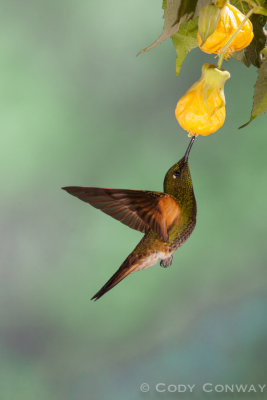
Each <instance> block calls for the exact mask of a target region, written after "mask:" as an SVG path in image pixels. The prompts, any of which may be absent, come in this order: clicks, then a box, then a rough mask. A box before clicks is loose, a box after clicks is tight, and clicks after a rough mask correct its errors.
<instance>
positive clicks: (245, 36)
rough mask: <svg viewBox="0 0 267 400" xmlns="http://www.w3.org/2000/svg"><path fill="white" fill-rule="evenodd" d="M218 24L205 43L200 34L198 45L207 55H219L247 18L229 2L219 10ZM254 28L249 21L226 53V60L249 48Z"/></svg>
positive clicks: (199, 33)
mask: <svg viewBox="0 0 267 400" xmlns="http://www.w3.org/2000/svg"><path fill="white" fill-rule="evenodd" d="M219 13H220V14H219V18H218V24H217V27H216V29H215V30H214V32H213V33H212V34H211V35H210V36H209V37H208V38H207V40H206V41H205V42H204V40H203V37H202V36H201V35H203V33H202V32H200V31H199V32H198V35H197V36H198V44H199V47H200V48H201V50H203V51H204V52H206V53H215V54H219V53H220V51H221V50H222V49H223V47H224V46H225V45H226V43H227V42H228V40H229V39H230V37H231V36H232V35H233V33H234V32H235V31H236V30H237V29H238V27H239V25H240V24H241V22H242V21H243V19H244V18H245V16H244V14H242V13H241V12H240V11H239V10H238V9H237V8H236V7H234V6H232V5H231V4H230V3H229V2H227V3H226V4H225V6H224V7H222V8H221V9H220V10H219ZM253 36H254V35H253V28H252V24H251V22H250V20H249V19H248V20H247V21H246V22H245V24H244V26H243V27H242V28H241V30H240V32H238V34H237V36H236V37H235V38H234V39H233V41H232V42H231V44H230V45H229V47H228V48H227V50H226V52H225V58H228V57H229V56H230V55H231V53H233V52H234V51H239V50H242V49H244V48H245V47H247V46H248V45H249V44H250V42H251V41H252V39H253Z"/></svg>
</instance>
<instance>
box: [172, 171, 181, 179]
mask: <svg viewBox="0 0 267 400" xmlns="http://www.w3.org/2000/svg"><path fill="white" fill-rule="evenodd" d="M180 173H181V170H180V169H177V171H174V173H173V178H174V179H176V178H177V177H178V176H179V175H180Z"/></svg>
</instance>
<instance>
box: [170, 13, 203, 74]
mask: <svg viewBox="0 0 267 400" xmlns="http://www.w3.org/2000/svg"><path fill="white" fill-rule="evenodd" d="M197 30H198V18H194V19H191V20H190V21H188V22H184V23H183V24H181V25H180V28H179V30H178V32H176V33H175V34H174V35H173V36H172V41H173V45H174V47H175V50H176V74H177V75H178V74H179V72H180V69H181V66H182V63H183V61H184V59H185V57H186V56H187V54H188V53H189V52H190V51H191V50H192V49H194V48H195V47H197V46H198V41H197Z"/></svg>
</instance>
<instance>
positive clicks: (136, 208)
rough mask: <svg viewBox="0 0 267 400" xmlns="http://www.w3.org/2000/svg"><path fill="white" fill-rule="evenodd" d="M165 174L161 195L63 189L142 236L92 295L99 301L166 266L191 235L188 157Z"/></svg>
mask: <svg viewBox="0 0 267 400" xmlns="http://www.w3.org/2000/svg"><path fill="white" fill-rule="evenodd" d="M194 140H195V138H194V137H193V138H192V139H191V141H190V143H189V146H188V148H187V151H186V153H185V155H184V157H183V158H182V159H181V160H180V161H178V163H176V164H174V165H173V166H172V167H171V168H170V169H169V170H168V172H167V174H166V175H165V179H164V192H150V191H142V190H127V189H109V188H96V187H79V186H70V187H65V188H63V189H64V190H66V191H67V192H69V193H70V194H72V195H74V196H76V197H78V198H79V199H81V200H83V201H85V202H87V203H90V204H91V205H92V206H94V207H96V208H98V209H100V210H102V211H104V212H105V213H106V214H108V215H110V216H112V217H114V218H115V219H118V220H119V221H121V222H122V223H124V224H126V225H128V226H129V227H131V228H133V229H137V230H139V231H141V232H143V233H145V235H144V237H143V238H142V239H141V241H140V242H139V243H138V245H137V246H136V248H135V249H134V250H133V252H132V253H131V254H130V255H129V256H128V257H127V258H126V260H125V261H124V262H123V263H122V265H121V266H120V268H119V269H118V271H117V272H116V273H115V274H114V275H113V276H112V277H111V278H110V279H109V281H108V282H107V283H106V284H105V285H104V286H103V287H102V288H101V289H100V290H99V291H98V292H97V293H96V294H95V295H94V296H93V298H92V299H95V300H97V299H99V298H100V297H101V296H103V294H105V293H106V292H107V291H108V290H110V289H112V288H113V287H114V286H115V285H117V283H119V282H120V281H121V280H122V279H123V278H125V277H126V276H127V275H129V274H130V273H131V272H134V271H138V270H140V269H145V268H148V267H151V266H152V265H155V264H156V263H157V262H158V260H161V262H160V265H161V266H163V267H168V266H170V265H171V263H172V254H173V253H174V251H175V250H177V249H178V248H179V247H180V246H181V245H182V244H183V243H184V242H185V241H186V240H187V239H188V237H189V236H190V235H191V233H192V231H193V229H194V227H195V224H196V211H197V208H196V200H195V196H194V190H193V184H192V180H191V175H190V170H189V166H188V155H189V152H190V150H191V147H192V144H193V142H194Z"/></svg>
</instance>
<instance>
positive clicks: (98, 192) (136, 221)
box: [63, 186, 181, 241]
mask: <svg viewBox="0 0 267 400" xmlns="http://www.w3.org/2000/svg"><path fill="white" fill-rule="evenodd" d="M63 189H64V190H66V191H67V192H68V193H70V194H72V195H73V196H76V197H78V198H79V199H80V200H83V201H85V202H86V203H90V204H91V205H92V206H93V207H95V208H98V209H100V210H102V211H103V212H105V213H106V214H108V215H110V216H111V217H113V218H115V219H117V220H119V221H120V222H122V223H123V224H125V225H127V226H129V227H130V228H133V229H136V230H138V231H140V232H143V233H145V232H147V231H148V230H150V229H153V230H154V231H155V232H157V233H158V234H159V235H160V237H161V238H162V239H163V240H164V241H167V240H168V229H169V227H170V226H171V225H172V224H173V223H174V221H176V220H177V219H178V218H179V217H180V213H181V211H180V207H179V205H178V203H177V202H176V200H175V199H174V197H172V196H171V195H169V194H166V193H161V192H150V191H145V190H126V189H125V190H124V189H108V188H98V187H82V186H69V187H64V188H63Z"/></svg>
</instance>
